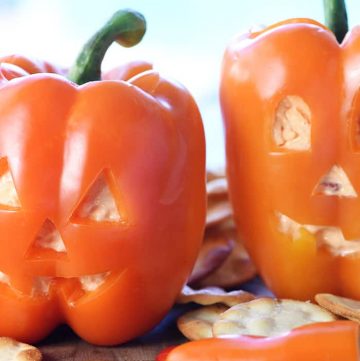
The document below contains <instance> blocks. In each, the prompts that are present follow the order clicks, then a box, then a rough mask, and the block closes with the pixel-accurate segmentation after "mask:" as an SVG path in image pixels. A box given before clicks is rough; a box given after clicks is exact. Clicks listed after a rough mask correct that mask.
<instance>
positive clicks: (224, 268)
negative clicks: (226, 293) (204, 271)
mask: <svg viewBox="0 0 360 361" xmlns="http://www.w3.org/2000/svg"><path fill="white" fill-rule="evenodd" d="M255 276H256V268H255V266H254V264H253V263H252V261H251V259H250V257H249V255H248V253H247V252H246V250H245V248H244V246H243V245H242V243H240V242H236V243H235V247H234V248H233V250H232V252H231V253H230V255H229V256H228V257H227V259H226V260H225V261H224V262H223V264H222V265H221V266H220V267H219V268H217V269H216V270H215V271H214V272H212V273H211V274H210V275H209V276H208V277H206V278H204V279H203V280H201V281H200V282H199V284H198V286H199V287H209V286H217V287H222V288H232V287H236V286H239V285H240V284H242V283H244V282H246V281H248V280H250V279H252V278H253V277H255Z"/></svg>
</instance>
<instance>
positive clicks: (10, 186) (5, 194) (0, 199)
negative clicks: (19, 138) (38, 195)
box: [0, 158, 21, 210]
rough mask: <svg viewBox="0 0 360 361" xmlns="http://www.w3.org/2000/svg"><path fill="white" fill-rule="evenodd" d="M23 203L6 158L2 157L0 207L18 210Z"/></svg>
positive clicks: (0, 166)
mask: <svg viewBox="0 0 360 361" xmlns="http://www.w3.org/2000/svg"><path fill="white" fill-rule="evenodd" d="M20 207H21V204H20V200H19V197H18V194H17V191H16V188H15V184H14V180H13V177H12V175H11V172H10V168H9V164H8V161H7V159H6V158H1V159H0V208H1V209H6V210H18V209H20Z"/></svg>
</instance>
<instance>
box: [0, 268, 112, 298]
mask: <svg viewBox="0 0 360 361" xmlns="http://www.w3.org/2000/svg"><path fill="white" fill-rule="evenodd" d="M109 275H110V272H103V273H97V274H94V275H87V276H80V277H71V278H67V279H68V280H78V282H79V284H80V286H81V289H82V290H83V291H85V292H93V291H96V290H97V289H98V288H99V287H100V286H101V285H103V284H104V283H105V282H106V280H107V278H108V277H109ZM58 279H60V278H59V277H46V276H38V277H34V280H33V286H32V290H31V296H47V295H48V294H49V292H50V287H51V284H52V283H54V282H55V281H56V280H58ZM61 279H64V278H61ZM0 283H2V284H5V285H7V286H9V287H11V288H13V285H12V284H11V279H10V277H9V276H8V275H7V274H5V273H4V272H1V271H0Z"/></svg>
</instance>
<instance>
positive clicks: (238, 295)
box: [177, 286, 255, 307]
mask: <svg viewBox="0 0 360 361" xmlns="http://www.w3.org/2000/svg"><path fill="white" fill-rule="evenodd" d="M253 299H255V296H254V295H253V294H252V293H249V292H246V291H242V290H237V291H231V292H226V291H225V290H223V289H222V288H219V287H207V288H202V289H200V290H194V289H192V288H191V287H189V286H185V287H184V288H183V289H182V291H181V293H180V295H179V296H178V298H177V303H180V304H183V303H190V302H195V303H198V304H200V305H203V306H207V305H212V304H215V303H222V304H224V305H227V306H229V307H231V306H234V305H236V304H238V303H242V302H248V301H250V300H253Z"/></svg>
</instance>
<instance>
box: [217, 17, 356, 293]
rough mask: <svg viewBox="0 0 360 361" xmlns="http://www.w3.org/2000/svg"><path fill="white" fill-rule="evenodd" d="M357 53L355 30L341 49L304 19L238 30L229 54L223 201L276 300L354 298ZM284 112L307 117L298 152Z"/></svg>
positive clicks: (223, 104)
mask: <svg viewBox="0 0 360 361" xmlns="http://www.w3.org/2000/svg"><path fill="white" fill-rule="evenodd" d="M359 58H360V28H359V27H355V28H354V29H353V30H352V31H351V32H350V33H348V35H347V36H346V38H345V39H344V41H343V42H342V44H340V45H339V44H338V43H337V41H336V38H335V37H334V35H333V34H332V33H331V32H330V31H329V30H328V29H327V28H325V27H324V26H323V25H321V24H319V23H317V22H315V21H312V20H307V19H292V20H287V21H284V22H282V23H279V24H275V25H273V26H271V27H269V28H266V29H264V30H263V31H260V32H256V33H248V34H245V35H242V36H240V37H237V38H236V39H234V41H233V42H232V43H231V44H230V45H229V46H228V48H227V50H226V53H225V56H224V60H223V70H222V79H221V89H220V96H221V107H222V113H223V120H224V125H225V128H226V154H227V174H228V179H229V187H230V198H231V201H232V204H233V206H234V214H235V220H236V224H237V227H238V229H239V232H240V234H241V235H242V238H243V240H244V242H245V245H246V248H247V250H248V251H249V253H250V255H251V257H252V259H253V261H254V262H255V264H256V267H257V269H258V271H259V273H260V274H261V276H262V277H263V279H264V280H265V283H266V284H267V286H268V287H269V288H270V289H271V290H272V291H273V292H274V293H275V294H276V295H277V296H278V297H287V298H295V299H303V300H307V299H310V298H313V297H314V295H315V294H316V293H319V292H328V293H334V294H339V295H343V296H347V297H350V298H355V299H360V251H359V250H360V248H359V246H360V243H359V240H360V222H359V214H360V200H359V195H360V173H359V165H360V158H359V151H360V139H359V137H358V134H359V114H360V97H359V94H360V93H359V91H358V89H359V84H360V72H359V71H358V69H359V66H360V62H359ZM291 101H292V102H293V103H297V104H295V105H294V104H293V105H291V104H290V103H291ZM289 104H290V105H289ZM282 108H283V109H282ZM289 118H292V119H293V120H294V122H295V121H298V120H299V119H300V120H301V121H300V125H301V124H305V121H304V119H305V120H308V122H309V124H307V127H308V128H309V129H307V130H306V129H305V130H304V129H302V130H300V133H301V132H302V131H303V132H304V134H305V135H304V138H306V137H308V139H307V141H308V144H306V139H305V143H303V144H300V146H299V144H297V145H296V146H298V147H299V148H300V149H287V148H286V147H284V146H281V145H279V142H278V140H277V138H276V137H277V136H278V135H279V134H280V136H282V137H284V138H287V139H290V138H291V137H295V138H296V137H297V133H296V132H295V131H293V129H291V127H293V126H294V125H293V124H291V123H290V124H287V125H286V126H284V124H285V123H286V122H288V120H289ZM279 121H282V122H285V123H282V124H283V125H282V126H281V127H279V124H281V123H276V122H279ZM301 122H303V123H301ZM301 126H302V125H301ZM286 127H288V128H286ZM295 127H296V126H295ZM286 132H287V133H286ZM297 139H299V138H297ZM289 143H291V139H290V141H289ZM293 147H295V146H294V144H293ZM306 147H308V148H306ZM331 170H332V171H331ZM331 172H332V173H331ZM336 172H339V174H340V173H341V172H342V173H341V176H343V178H344V179H345V178H346V179H345V180H344V179H340V180H339V178H341V176H340V175H339V174H337V173H336ZM325 175H327V177H324V176H325ZM336 179H337V180H336ZM319 187H320V188H319ZM346 187H347V188H349V189H350V190H349V189H346ZM329 235H330V236H333V238H332V239H331V237H330V236H329ZM327 236H329V237H327Z"/></svg>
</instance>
